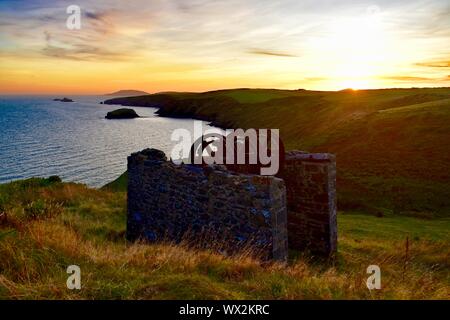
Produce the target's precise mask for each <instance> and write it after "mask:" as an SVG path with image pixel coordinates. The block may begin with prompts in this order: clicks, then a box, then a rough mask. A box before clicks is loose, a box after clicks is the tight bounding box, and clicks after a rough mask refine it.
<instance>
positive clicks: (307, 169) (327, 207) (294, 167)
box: [279, 151, 337, 256]
mask: <svg viewBox="0 0 450 320" xmlns="http://www.w3.org/2000/svg"><path fill="white" fill-rule="evenodd" d="M279 177H281V178H282V179H283V180H284V181H285V183H286V189H287V205H288V212H289V213H288V241H289V248H290V249H294V250H308V251H310V252H312V253H314V254H320V255H324V256H330V255H333V254H334V253H335V252H336V249H337V220H336V158H335V156H334V155H332V154H328V153H305V152H301V151H290V152H287V153H286V158H285V164H284V167H283V169H282V170H281V172H280V174H279Z"/></svg>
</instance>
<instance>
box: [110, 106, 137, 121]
mask: <svg viewBox="0 0 450 320" xmlns="http://www.w3.org/2000/svg"><path fill="white" fill-rule="evenodd" d="M105 118H106V119H134V118H139V115H138V114H137V113H136V111H134V110H133V109H128V108H122V109H117V110H114V111H110V112H108V113H107V114H106V117H105Z"/></svg>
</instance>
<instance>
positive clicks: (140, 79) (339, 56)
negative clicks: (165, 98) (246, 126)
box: [0, 0, 450, 94]
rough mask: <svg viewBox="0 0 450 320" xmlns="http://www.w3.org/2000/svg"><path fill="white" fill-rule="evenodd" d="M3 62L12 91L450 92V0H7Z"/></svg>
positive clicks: (3, 86) (1, 29)
mask: <svg viewBox="0 0 450 320" xmlns="http://www.w3.org/2000/svg"><path fill="white" fill-rule="evenodd" d="M71 4H75V5H78V6H80V8H81V12H82V17H81V24H82V25H81V29H80V30H69V29H67V28H66V20H67V18H68V16H69V15H68V14H67V13H66V8H67V7H68V6H69V5H71ZM0 56H1V58H0V93H3V94H22V93H30V94H37V93H42V94H45V93H67V94H84V93H85V94H101V93H107V92H111V91H115V90H119V89H138V90H145V91H148V92H159V91H206V90H212V89H221V88H235V87H252V88H285V89H297V88H305V89H319V90H340V89H343V88H349V87H351V88H380V87H422V86H450V1H449V0H428V1H419V0H417V1H414V0H412V1H399V0H382V1H343V0H339V1H328V0H306V1H301V0H284V1H281V0H280V1H275V0H245V1H243V0H228V1H215V0H211V1H207V0H172V1H169V0H146V1H144V0H142V1H140V0H139V1H106V0H105V1H94V0H89V1H86V0H70V1H44V0H35V1H33V0H27V1H21V0H9V1H8V0H6V1H5V0H1V1H0Z"/></svg>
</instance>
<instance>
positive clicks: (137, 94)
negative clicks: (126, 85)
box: [105, 90, 150, 97]
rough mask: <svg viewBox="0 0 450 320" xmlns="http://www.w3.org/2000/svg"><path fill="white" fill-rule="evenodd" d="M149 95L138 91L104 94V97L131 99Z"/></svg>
mask: <svg viewBox="0 0 450 320" xmlns="http://www.w3.org/2000/svg"><path fill="white" fill-rule="evenodd" d="M148 94H150V93H148V92H145V91H139V90H119V91H116V92H113V93H108V94H105V96H114V97H132V96H145V95H148Z"/></svg>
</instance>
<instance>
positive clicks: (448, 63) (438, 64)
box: [416, 60, 450, 68]
mask: <svg viewBox="0 0 450 320" xmlns="http://www.w3.org/2000/svg"><path fill="white" fill-rule="evenodd" d="M416 66H420V67H430V68H449V67H450V60H447V61H428V62H418V63H416Z"/></svg>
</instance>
